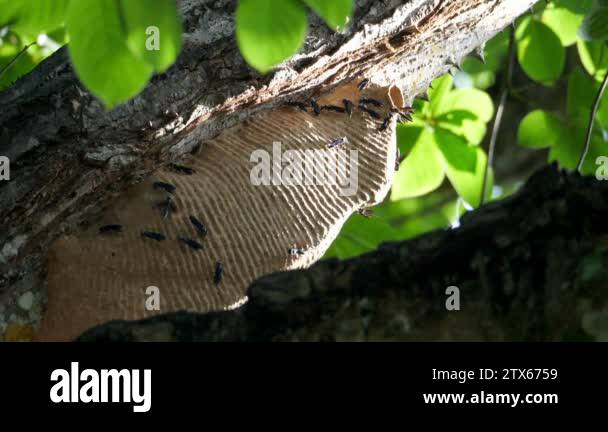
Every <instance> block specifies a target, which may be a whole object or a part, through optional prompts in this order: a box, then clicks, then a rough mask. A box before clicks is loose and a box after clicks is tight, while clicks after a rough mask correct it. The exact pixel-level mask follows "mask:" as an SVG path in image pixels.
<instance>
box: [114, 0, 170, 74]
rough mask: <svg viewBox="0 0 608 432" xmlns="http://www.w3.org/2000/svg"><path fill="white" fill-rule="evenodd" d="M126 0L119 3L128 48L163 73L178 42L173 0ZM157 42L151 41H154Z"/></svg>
mask: <svg viewBox="0 0 608 432" xmlns="http://www.w3.org/2000/svg"><path fill="white" fill-rule="evenodd" d="M153 3H154V4H153V7H151V4H150V0H128V1H123V2H121V3H120V5H121V7H122V13H123V16H124V24H125V28H124V29H123V30H124V31H125V33H126V40H127V43H128V46H129V49H130V50H131V52H132V53H134V54H135V55H136V56H137V57H139V58H140V59H143V60H144V61H145V62H146V63H148V64H149V65H152V66H153V67H154V70H155V71H156V72H163V71H164V70H165V69H167V68H168V67H169V66H171V65H172V64H173V63H174V62H175V59H176V58H177V55H178V54H179V51H180V49H181V43H182V28H181V21H180V18H179V16H178V14H177V9H176V7H175V0H155V1H154V2H153ZM156 41H157V42H158V43H157V44H155V42H156Z"/></svg>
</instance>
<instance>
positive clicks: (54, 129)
mask: <svg viewBox="0 0 608 432" xmlns="http://www.w3.org/2000/svg"><path fill="white" fill-rule="evenodd" d="M356 3H357V8H356V11H355V17H354V20H353V27H352V28H351V29H350V30H348V32H347V33H345V34H334V33H333V32H331V31H330V30H329V29H328V28H327V27H326V26H325V25H324V24H323V23H322V22H321V21H320V20H318V19H316V18H313V20H312V23H311V26H310V27H311V28H310V33H309V35H308V38H307V41H306V44H305V47H304V48H303V50H302V51H301V53H300V54H298V55H297V56H295V57H294V58H293V59H291V60H290V61H288V62H286V63H285V64H283V65H282V66H281V67H279V68H277V69H276V70H275V71H274V72H273V73H271V74H269V75H268V76H260V75H258V74H257V73H255V72H254V71H252V70H251V69H250V68H249V67H248V66H247V65H246V64H245V63H244V62H243V60H242V57H241V55H240V53H239V51H238V48H237V46H236V43H235V39H234V35H233V29H234V22H233V12H234V8H235V4H236V1H234V0H220V1H203V0H182V1H180V2H179V7H180V11H181V14H182V16H183V20H184V32H185V33H184V48H183V52H182V54H181V55H180V57H179V59H178V61H177V63H176V64H175V65H174V66H173V67H172V68H171V69H170V70H169V71H168V72H167V73H165V74H162V75H159V76H157V77H155V78H154V79H153V80H152V82H151V83H150V84H149V85H148V87H147V88H146V90H145V91H144V92H143V93H142V94H141V95H139V96H138V97H137V98H136V99H135V100H133V101H131V102H129V103H127V104H125V105H123V106H120V107H118V108H116V109H114V110H112V111H109V112H107V111H105V110H104V109H103V107H102V105H101V104H100V103H99V101H97V100H96V99H94V98H93V97H91V96H90V94H89V93H88V92H87V91H86V90H84V89H83V88H82V86H81V85H80V83H79V82H78V79H77V78H76V76H75V74H74V71H73V70H72V68H71V66H70V64H69V62H68V53H67V49H66V48H63V49H61V50H60V51H59V52H58V53H56V54H55V55H53V56H52V57H51V58H50V59H48V60H47V61H45V62H44V63H43V64H41V65H40V66H39V67H38V68H37V69H36V70H35V71H33V72H32V73H31V74H29V75H28V76H26V77H24V78H23V79H21V80H20V81H19V82H18V83H16V84H15V85H14V86H12V87H11V88H9V89H8V90H6V91H4V92H3V93H1V94H0V155H4V156H8V157H9V159H10V161H11V180H10V181H8V182H0V226H2V227H3V230H2V232H0V293H2V292H9V291H11V290H14V289H17V288H16V287H19V286H22V285H23V284H24V280H25V279H28V280H29V282H27V283H28V284H31V283H32V282H31V280H32V279H35V282H33V284H34V285H35V286H37V287H38V289H39V288H40V287H41V286H42V285H43V281H44V274H45V273H44V272H45V259H46V255H47V252H48V249H49V246H50V244H51V242H53V241H54V240H55V239H57V238H58V237H60V236H62V235H65V234H69V233H71V232H73V231H74V230H75V229H77V228H78V227H79V226H81V225H82V224H83V223H86V221H87V220H89V219H90V218H91V217H93V216H94V215H96V214H99V213H100V212H101V210H102V209H104V208H105V207H107V206H108V205H109V203H110V202H111V201H112V200H113V199H114V198H116V197H117V196H118V195H120V194H121V192H123V191H124V190H125V189H126V188H128V187H129V186H131V185H133V184H136V183H139V182H141V181H142V180H143V179H144V178H146V177H147V176H149V175H150V174H151V173H153V172H155V171H156V170H158V169H159V168H160V167H162V166H165V165H167V164H168V163H169V162H171V161H175V160H178V159H179V158H181V157H182V156H184V155H187V154H189V153H191V152H193V151H195V150H196V149H197V148H198V147H200V146H204V145H205V143H206V142H208V141H209V140H210V139H211V138H213V137H215V136H217V135H218V134H219V133H221V132H222V131H223V130H225V129H227V128H229V127H231V126H234V125H236V124H238V123H240V122H243V121H245V120H247V119H248V118H250V117H251V116H253V115H256V113H259V112H261V111H267V110H273V109H275V108H276V107H278V106H280V105H282V104H283V103H284V102H285V101H286V100H289V99H292V98H294V99H303V98H307V97H310V96H314V97H317V96H320V95H323V94H325V93H328V92H330V91H331V90H332V89H335V88H337V87H340V86H343V85H345V84H347V83H349V82H351V81H353V80H356V79H362V78H363V77H367V78H370V79H371V80H372V81H373V82H374V83H375V84H376V85H377V86H380V87H383V86H384V87H388V86H390V85H395V86H397V87H399V88H400V89H401V91H402V93H403V94H404V96H405V99H406V101H408V102H409V101H411V100H412V99H413V98H414V97H415V96H416V95H418V94H420V93H423V92H424V91H426V89H427V87H428V85H429V83H430V82H431V81H432V80H433V79H434V78H436V77H438V76H440V75H442V74H443V73H445V72H446V71H448V70H449V69H450V67H451V66H450V64H452V63H458V62H459V61H460V59H461V58H462V57H463V56H465V55H467V54H469V53H470V52H471V51H473V50H474V49H475V48H476V47H478V46H480V45H482V44H483V43H485V41H487V40H488V39H490V38H491V37H492V36H494V35H495V34H496V32H498V31H499V30H501V29H503V28H504V27H506V26H507V25H509V24H510V23H511V22H512V21H513V20H514V19H515V18H516V17H517V16H519V15H520V14H522V13H523V12H525V11H526V10H527V9H528V8H529V7H530V6H531V5H532V4H534V3H535V0H525V1H519V0H411V1H407V2H402V1H382V2H380V1H373V0H360V1H357V2H356Z"/></svg>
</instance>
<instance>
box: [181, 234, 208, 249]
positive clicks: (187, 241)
mask: <svg viewBox="0 0 608 432" xmlns="http://www.w3.org/2000/svg"><path fill="white" fill-rule="evenodd" d="M179 241H181V242H182V243H184V244H185V245H187V246H189V247H190V248H192V249H194V250H195V251H199V250H201V249H202V248H203V245H202V244H200V243H199V242H197V241H196V240H192V239H189V238H185V237H180V238H179Z"/></svg>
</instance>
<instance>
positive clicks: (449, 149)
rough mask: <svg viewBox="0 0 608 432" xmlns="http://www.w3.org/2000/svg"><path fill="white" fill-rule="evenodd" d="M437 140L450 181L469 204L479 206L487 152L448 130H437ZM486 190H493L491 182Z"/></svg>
mask: <svg viewBox="0 0 608 432" xmlns="http://www.w3.org/2000/svg"><path fill="white" fill-rule="evenodd" d="M436 140H437V147H438V148H439V150H440V152H441V155H442V156H443V166H444V169H445V173H446V175H447V177H448V179H449V180H450V183H452V186H453V187H454V189H456V192H458V195H460V197H462V199H464V200H465V201H466V202H467V203H468V204H469V205H471V206H472V207H477V206H479V202H480V200H481V188H482V183H483V173H484V170H485V167H486V163H487V157H486V154H485V152H484V151H483V150H482V149H481V148H479V147H477V146H468V145H467V144H466V142H465V141H464V140H462V139H461V138H459V137H457V136H455V135H453V134H451V133H450V132H447V131H442V130H437V131H436ZM486 190H487V191H491V182H488V184H487V187H486Z"/></svg>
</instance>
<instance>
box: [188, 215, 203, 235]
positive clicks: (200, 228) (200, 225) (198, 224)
mask: <svg viewBox="0 0 608 432" xmlns="http://www.w3.org/2000/svg"><path fill="white" fill-rule="evenodd" d="M190 222H192V225H194V228H196V230H197V231H198V233H199V234H200V235H201V236H202V237H205V236H206V235H207V227H205V225H203V223H202V222H201V221H199V220H198V219H197V218H195V217H194V216H190Z"/></svg>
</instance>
